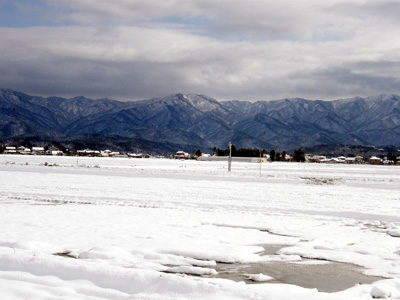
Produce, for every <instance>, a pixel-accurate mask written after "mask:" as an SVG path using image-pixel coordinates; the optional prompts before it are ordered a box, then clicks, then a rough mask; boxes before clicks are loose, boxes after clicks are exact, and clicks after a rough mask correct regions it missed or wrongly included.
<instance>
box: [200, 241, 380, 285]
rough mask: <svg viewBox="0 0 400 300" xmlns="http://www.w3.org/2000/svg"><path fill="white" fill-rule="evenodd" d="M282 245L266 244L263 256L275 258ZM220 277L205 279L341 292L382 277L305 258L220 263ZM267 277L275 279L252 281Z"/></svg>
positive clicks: (358, 268) (217, 269) (332, 263)
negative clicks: (277, 284) (275, 284)
mask: <svg viewBox="0 0 400 300" xmlns="http://www.w3.org/2000/svg"><path fill="white" fill-rule="evenodd" d="M282 247H283V246H281V245H268V246H267V245H264V248H265V251H264V253H262V254H261V255H273V254H275V253H276V252H277V251H278V250H279V249H281V248H282ZM215 270H216V271H217V272H218V274H217V275H209V276H204V277H208V278H225V279H230V280H234V281H244V282H246V283H249V284H254V283H264V284H265V283H287V284H294V285H298V286H301V287H304V288H316V289H318V291H320V292H338V291H342V290H345V289H348V288H350V287H353V286H355V285H357V284H369V283H372V282H374V281H377V280H381V279H382V278H381V277H374V276H367V275H364V274H362V273H361V272H362V268H361V267H357V266H355V265H351V264H345V263H337V262H328V261H321V260H312V259H303V260H302V261H299V262H264V263H258V264H240V263H234V264H225V263H217V265H216V266H215ZM260 273H262V274H264V275H267V276H271V277H273V278H274V280H270V281H268V282H254V281H252V280H250V279H249V275H251V274H260Z"/></svg>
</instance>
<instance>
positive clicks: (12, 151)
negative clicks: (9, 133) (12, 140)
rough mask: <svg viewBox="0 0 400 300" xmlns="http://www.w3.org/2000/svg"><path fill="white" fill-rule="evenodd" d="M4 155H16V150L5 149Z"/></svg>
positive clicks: (12, 148)
mask: <svg viewBox="0 0 400 300" xmlns="http://www.w3.org/2000/svg"><path fill="white" fill-rule="evenodd" d="M4 154H17V148H15V147H6V150H4Z"/></svg>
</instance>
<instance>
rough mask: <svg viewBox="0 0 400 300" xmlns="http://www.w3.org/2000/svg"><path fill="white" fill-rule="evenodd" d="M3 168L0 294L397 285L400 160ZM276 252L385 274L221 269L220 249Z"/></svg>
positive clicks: (67, 162) (267, 295) (121, 295)
mask: <svg viewBox="0 0 400 300" xmlns="http://www.w3.org/2000/svg"><path fill="white" fill-rule="evenodd" d="M0 176H1V181H0V215H1V218H0V226H1V229H2V230H1V232H0V292H1V295H2V297H3V298H4V299H10V300H14V299H18V300H20V299H63V300H66V299H68V300H69V299H133V298H134V299H188V298H190V299H372V297H375V298H379V297H380V298H392V299H395V298H399V297H400V238H399V236H400V234H399V232H400V168H398V167H396V166H371V165H323V164H297V163H265V164H262V174H261V177H260V172H259V164H252V163H240V162H236V163H234V164H233V165H232V172H231V173H228V172H227V162H221V161H219V162H218V161H213V162H209V161H201V162H200V161H189V160H188V161H180V160H165V159H140V160H139V159H138V160H136V159H128V158H89V157H79V159H78V160H77V158H76V157H53V156H7V155H3V156H0ZM310 178H312V180H310ZM327 178H329V179H330V180H329V181H326V180H325V179H327ZM332 181H334V182H335V184H331V182H332ZM324 182H329V184H328V183H327V184H324ZM265 245H282V248H281V249H280V250H279V251H277V252H276V254H275V255H262V253H263V251H264V248H263V247H265ZM304 258H308V259H311V260H306V259H304ZM313 259H317V260H313ZM276 261H279V262H280V263H288V264H290V263H303V264H310V265H311V264H316V263H319V264H321V267H323V266H324V263H326V261H335V262H343V263H349V264H353V265H357V266H360V267H362V268H363V269H362V270H363V271H362V272H363V273H365V274H367V275H375V276H381V277H382V280H379V281H377V282H375V283H373V284H362V285H357V286H354V287H352V288H350V289H347V290H344V291H341V292H336V293H322V292H319V291H318V290H317V289H316V288H315V289H305V288H302V287H299V286H294V285H288V284H278V283H268V281H266V280H267V278H268V277H270V276H269V275H268V273H267V272H263V274H247V275H246V276H248V277H249V278H251V279H253V280H256V281H260V282H265V283H260V284H255V285H254V284H246V283H244V282H234V281H231V280H226V279H220V278H213V276H214V275H215V274H216V273H217V271H216V269H215V267H216V265H217V264H218V263H221V262H222V263H240V264H246V263H250V264H262V263H268V262H276ZM193 275H195V276H193ZM332 284H334V283H332Z"/></svg>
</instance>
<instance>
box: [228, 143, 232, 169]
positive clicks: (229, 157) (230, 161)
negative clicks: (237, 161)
mask: <svg viewBox="0 0 400 300" xmlns="http://www.w3.org/2000/svg"><path fill="white" fill-rule="evenodd" d="M228 146H229V156H228V172H231V165H232V144H231V142H229V144H228Z"/></svg>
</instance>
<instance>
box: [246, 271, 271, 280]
mask: <svg viewBox="0 0 400 300" xmlns="http://www.w3.org/2000/svg"><path fill="white" fill-rule="evenodd" d="M249 279H250V280H253V281H258V282H265V281H271V280H274V278H273V277H271V276H268V275H264V274H262V273H260V274H250V275H249Z"/></svg>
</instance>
